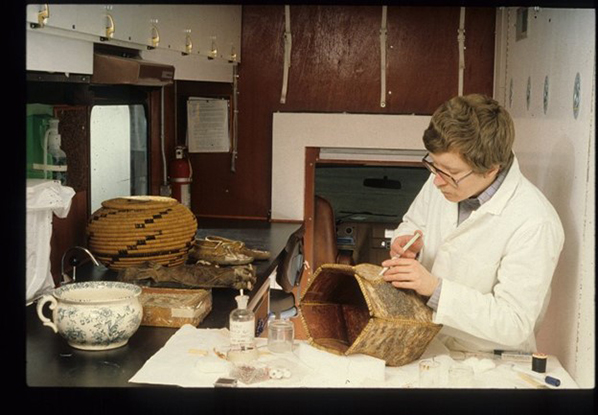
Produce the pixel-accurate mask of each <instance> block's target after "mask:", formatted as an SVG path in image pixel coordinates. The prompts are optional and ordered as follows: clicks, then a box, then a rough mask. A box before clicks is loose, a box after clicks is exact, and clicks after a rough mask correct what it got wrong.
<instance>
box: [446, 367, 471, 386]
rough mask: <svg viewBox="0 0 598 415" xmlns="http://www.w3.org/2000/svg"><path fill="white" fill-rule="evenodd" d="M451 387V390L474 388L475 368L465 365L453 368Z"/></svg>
mask: <svg viewBox="0 0 598 415" xmlns="http://www.w3.org/2000/svg"><path fill="white" fill-rule="evenodd" d="M449 386H450V387H451V388H473V368H472V367H471V366H467V365H463V364H457V365H453V366H451V367H450V369H449Z"/></svg>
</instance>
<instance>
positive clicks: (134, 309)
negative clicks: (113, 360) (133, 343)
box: [37, 281, 143, 350]
mask: <svg viewBox="0 0 598 415" xmlns="http://www.w3.org/2000/svg"><path fill="white" fill-rule="evenodd" d="M140 294H141V287H138V286H137V285H134V284H128V283H123V282H116V281H88V282H76V283H71V284H67V285H63V286H62V287H60V288H56V289H55V290H54V291H53V292H52V294H51V295H44V296H43V297H42V298H41V299H40V300H39V301H38V303H37V314H38V316H39V318H40V319H41V321H42V322H43V323H44V326H48V327H50V328H51V329H52V330H54V332H55V333H59V334H60V335H61V336H62V337H64V338H65V339H66V341H67V342H68V343H69V345H70V346H72V347H74V348H77V349H83V350H109V349H115V348H117V347H122V346H124V345H125V344H127V342H128V341H129V338H130V337H131V336H132V335H133V334H134V333H135V332H136V331H137V329H138V328H139V325H140V324H141V318H142V315H143V308H142V306H141V303H140V301H139V295H140ZM46 303H49V308H50V310H53V311H52V319H51V320H50V319H49V318H47V317H46V316H44V313H43V309H44V305H45V304H46Z"/></svg>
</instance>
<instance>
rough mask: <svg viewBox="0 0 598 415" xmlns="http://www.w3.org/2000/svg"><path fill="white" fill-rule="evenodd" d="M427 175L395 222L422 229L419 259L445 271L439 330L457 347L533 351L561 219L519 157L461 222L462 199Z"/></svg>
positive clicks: (560, 238) (402, 231)
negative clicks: (448, 196)
mask: <svg viewBox="0 0 598 415" xmlns="http://www.w3.org/2000/svg"><path fill="white" fill-rule="evenodd" d="M433 180H434V176H433V175H430V177H429V178H428V180H427V182H426V183H425V184H424V186H423V187H422V189H421V191H420V192H419V194H418V195H417V197H416V198H415V200H414V201H413V203H412V205H411V206H410V208H409V210H408V211H407V213H406V214H405V216H404V217H403V222H402V223H401V224H400V225H399V227H398V228H397V229H396V230H395V233H394V237H397V236H399V235H406V234H413V232H414V231H415V230H416V229H420V230H421V231H422V232H423V235H424V238H423V240H424V248H423V249H422V251H421V252H420V255H419V260H420V262H421V263H422V265H423V266H424V267H425V268H426V269H427V270H429V271H430V272H431V273H432V274H433V275H435V276H437V277H439V278H442V279H443V282H442V290H441V294H440V298H439V302H438V309H437V310H436V312H435V313H434V315H433V320H434V322H435V323H437V324H442V325H443V328H442V329H441V331H440V332H439V333H438V337H439V339H440V340H441V341H443V342H444V343H445V344H446V346H447V347H449V348H450V349H453V350H465V351H491V350H493V349H503V350H515V349H517V350H526V351H535V349H536V341H535V331H536V329H537V325H538V323H539V322H540V321H541V319H542V317H543V315H544V313H545V311H546V307H547V305H548V300H549V298H550V282H551V280H552V274H553V272H554V269H555V267H556V265H557V261H558V258H559V255H560V252H561V250H562V247H563V243H564V231H563V227H562V224H561V221H560V219H559V217H558V215H557V213H556V211H555V210H554V208H553V207H552V205H551V204H550V202H549V201H548V200H547V199H546V197H545V196H544V195H543V194H542V193H541V192H540V191H539V190H538V189H537V188H536V187H535V186H534V185H533V184H532V183H530V182H529V181H528V180H527V179H526V178H525V177H524V176H523V175H522V174H521V171H520V170H519V163H518V161H517V159H516V158H515V160H514V161H513V164H512V166H511V169H510V170H509V172H508V174H507V176H506V177H505V180H504V182H503V183H502V185H501V187H500V188H499V189H498V191H497V192H496V193H495V194H494V196H493V197H492V198H491V199H490V200H489V201H488V202H486V203H484V204H483V205H482V206H481V207H480V208H479V209H478V210H477V211H475V212H473V213H472V214H471V216H470V217H469V218H468V219H466V220H465V221H464V222H463V223H461V225H459V226H457V215H458V213H457V208H458V207H457V205H458V204H457V203H454V202H450V201H448V200H447V199H445V198H444V196H443V195H442V193H441V192H440V191H439V190H438V189H437V188H436V187H435V186H434V184H433Z"/></svg>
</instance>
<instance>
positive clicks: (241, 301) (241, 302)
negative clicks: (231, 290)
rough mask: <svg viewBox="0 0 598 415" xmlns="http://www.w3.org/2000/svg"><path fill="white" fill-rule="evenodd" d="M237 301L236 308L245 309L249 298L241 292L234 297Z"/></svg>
mask: <svg viewBox="0 0 598 415" xmlns="http://www.w3.org/2000/svg"><path fill="white" fill-rule="evenodd" d="M235 300H236V301H237V308H241V309H246V308H247V303H248V302H249V296H247V295H243V290H241V294H239V295H237V296H236V297H235Z"/></svg>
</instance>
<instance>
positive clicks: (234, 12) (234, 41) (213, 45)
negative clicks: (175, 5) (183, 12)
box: [191, 5, 241, 60]
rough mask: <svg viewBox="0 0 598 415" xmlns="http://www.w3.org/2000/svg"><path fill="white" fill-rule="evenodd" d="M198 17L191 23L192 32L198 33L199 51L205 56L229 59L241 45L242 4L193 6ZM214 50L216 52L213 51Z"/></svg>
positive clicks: (237, 51) (194, 14) (237, 52)
mask: <svg viewBox="0 0 598 415" xmlns="http://www.w3.org/2000/svg"><path fill="white" fill-rule="evenodd" d="M192 7H193V8H194V9H195V10H196V11H195V13H193V16H195V17H196V18H195V19H194V20H193V21H192V23H191V25H192V26H191V31H192V33H194V34H195V33H197V34H198V36H197V43H198V47H199V53H200V54H201V55H203V56H208V57H213V58H218V59H225V60H229V58H230V56H231V53H232V52H233V49H234V53H236V54H237V60H239V56H240V54H239V52H240V47H241V6H227V5H215V6H212V5H210V6H207V5H205V6H204V5H201V6H192ZM213 52H214V53H213Z"/></svg>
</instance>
